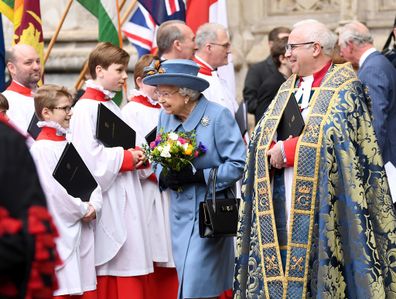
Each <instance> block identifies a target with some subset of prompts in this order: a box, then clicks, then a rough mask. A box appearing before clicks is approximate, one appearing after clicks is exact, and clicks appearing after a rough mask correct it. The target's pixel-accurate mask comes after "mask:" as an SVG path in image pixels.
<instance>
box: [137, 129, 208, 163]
mask: <svg viewBox="0 0 396 299" xmlns="http://www.w3.org/2000/svg"><path fill="white" fill-rule="evenodd" d="M144 149H145V152H146V156H147V158H148V159H149V160H150V162H152V163H153V162H154V163H159V164H161V165H162V166H163V167H164V170H165V171H167V170H168V169H171V170H174V171H180V170H181V169H182V168H184V167H185V166H187V165H188V164H190V165H191V166H192V163H191V161H192V160H193V159H195V158H197V157H200V156H202V155H204V154H205V153H206V150H207V149H206V147H205V146H204V145H203V144H202V143H201V142H200V143H199V144H198V145H197V140H196V135H195V131H191V132H177V133H176V132H167V133H164V132H163V130H162V129H161V130H160V133H159V134H158V135H157V137H156V138H155V140H154V141H152V142H151V143H150V145H149V146H147V145H146V146H145V148H144ZM193 169H194V167H193Z"/></svg>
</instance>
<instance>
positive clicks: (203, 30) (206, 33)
mask: <svg viewBox="0 0 396 299" xmlns="http://www.w3.org/2000/svg"><path fill="white" fill-rule="evenodd" d="M219 31H224V32H225V33H227V34H228V32H227V29H226V28H225V27H224V26H223V25H221V24H217V23H205V24H203V25H201V26H200V27H199V28H198V30H197V34H196V35H195V44H196V45H197V48H198V49H201V48H202V47H204V46H205V45H206V43H214V42H216V41H217V33H218V32H219Z"/></svg>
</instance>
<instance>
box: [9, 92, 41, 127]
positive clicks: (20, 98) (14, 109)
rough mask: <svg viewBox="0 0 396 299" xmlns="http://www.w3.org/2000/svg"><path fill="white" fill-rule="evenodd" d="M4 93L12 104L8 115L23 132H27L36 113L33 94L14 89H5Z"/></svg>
mask: <svg viewBox="0 0 396 299" xmlns="http://www.w3.org/2000/svg"><path fill="white" fill-rule="evenodd" d="M3 95H4V96H5V97H6V98H7V100H8V104H9V106H10V108H9V109H8V111H7V115H8V117H9V118H10V120H11V121H12V123H13V124H15V126H16V127H17V128H18V129H20V130H21V131H22V133H24V134H27V129H28V128H29V124H30V121H31V120H32V117H33V114H34V100H33V96H26V95H23V94H20V93H18V92H15V91H12V90H5V91H4V92H3Z"/></svg>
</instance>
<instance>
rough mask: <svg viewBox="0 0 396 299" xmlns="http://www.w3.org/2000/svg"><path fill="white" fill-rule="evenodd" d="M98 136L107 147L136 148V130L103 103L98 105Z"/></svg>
mask: <svg viewBox="0 0 396 299" xmlns="http://www.w3.org/2000/svg"><path fill="white" fill-rule="evenodd" d="M96 138H97V139H98V140H100V141H101V142H102V143H103V144H104V145H105V146H107V147H116V146H122V147H123V148H124V149H129V148H134V147H135V141H136V132H135V131H134V130H133V129H132V128H131V127H130V126H128V125H127V124H126V123H125V122H124V121H123V120H122V119H121V118H119V117H118V116H117V115H116V114H114V113H113V112H112V111H111V110H110V109H109V108H107V107H106V106H105V105H103V104H102V103H100V104H99V107H98V120H97V123H96Z"/></svg>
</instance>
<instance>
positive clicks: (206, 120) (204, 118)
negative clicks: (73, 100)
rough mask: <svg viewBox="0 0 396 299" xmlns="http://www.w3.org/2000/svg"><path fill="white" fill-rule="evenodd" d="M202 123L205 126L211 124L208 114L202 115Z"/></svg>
mask: <svg viewBox="0 0 396 299" xmlns="http://www.w3.org/2000/svg"><path fill="white" fill-rule="evenodd" d="M201 125H202V126H203V127H207V126H208V125H209V117H207V116H206V115H205V116H204V117H202V119H201Z"/></svg>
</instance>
